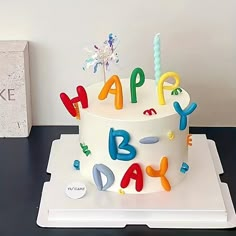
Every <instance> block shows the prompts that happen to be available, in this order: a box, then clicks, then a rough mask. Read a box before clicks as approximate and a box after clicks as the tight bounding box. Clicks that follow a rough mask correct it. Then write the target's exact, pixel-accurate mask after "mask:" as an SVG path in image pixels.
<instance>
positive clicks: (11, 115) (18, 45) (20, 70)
mask: <svg viewBox="0 0 236 236" xmlns="http://www.w3.org/2000/svg"><path fill="white" fill-rule="evenodd" d="M31 127H32V117H31V96H30V74H29V50H28V42H27V41H0V137H28V136H29V133H30V130H31Z"/></svg>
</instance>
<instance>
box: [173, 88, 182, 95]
mask: <svg viewBox="0 0 236 236" xmlns="http://www.w3.org/2000/svg"><path fill="white" fill-rule="evenodd" d="M179 93H182V89H181V88H176V89H174V90H172V91H171V95H178V94H179Z"/></svg>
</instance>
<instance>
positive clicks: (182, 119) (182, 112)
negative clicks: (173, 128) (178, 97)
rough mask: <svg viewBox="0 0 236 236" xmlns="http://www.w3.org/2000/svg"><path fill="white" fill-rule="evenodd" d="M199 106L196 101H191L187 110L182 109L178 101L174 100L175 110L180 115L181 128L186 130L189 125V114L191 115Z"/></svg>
mask: <svg viewBox="0 0 236 236" xmlns="http://www.w3.org/2000/svg"><path fill="white" fill-rule="evenodd" d="M196 107H197V104H196V103H194V102H193V103H191V104H190V105H189V106H188V107H187V108H186V109H185V110H182V108H181V107H180V105H179V103H178V102H174V108H175V111H176V112H177V113H178V114H179V115H180V123H179V129H180V130H184V129H185V128H186V126H187V115H190V114H191V113H192V112H193V111H194V110H195V109H196Z"/></svg>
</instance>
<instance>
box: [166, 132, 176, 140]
mask: <svg viewBox="0 0 236 236" xmlns="http://www.w3.org/2000/svg"><path fill="white" fill-rule="evenodd" d="M167 136H168V139H169V140H173V139H174V138H175V133H174V132H173V131H169V132H168V134H167Z"/></svg>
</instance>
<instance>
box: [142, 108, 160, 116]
mask: <svg viewBox="0 0 236 236" xmlns="http://www.w3.org/2000/svg"><path fill="white" fill-rule="evenodd" d="M143 114H144V115H149V116H152V115H153V114H155V115H156V114H157V112H156V110H155V109H154V108H151V109H147V110H145V111H144V112H143Z"/></svg>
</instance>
